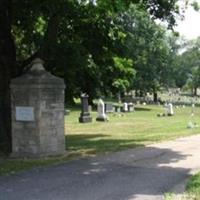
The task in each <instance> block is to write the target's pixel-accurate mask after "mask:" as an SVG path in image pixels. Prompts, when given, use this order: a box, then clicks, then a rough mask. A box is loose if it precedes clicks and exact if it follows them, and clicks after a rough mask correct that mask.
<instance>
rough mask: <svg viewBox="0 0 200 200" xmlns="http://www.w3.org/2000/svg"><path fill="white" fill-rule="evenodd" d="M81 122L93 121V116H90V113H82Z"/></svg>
mask: <svg viewBox="0 0 200 200" xmlns="http://www.w3.org/2000/svg"><path fill="white" fill-rule="evenodd" d="M79 122H80V123H89V122H92V117H91V116H90V114H89V113H84V114H82V113H81V116H80V117H79Z"/></svg>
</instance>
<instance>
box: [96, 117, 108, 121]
mask: <svg viewBox="0 0 200 200" xmlns="http://www.w3.org/2000/svg"><path fill="white" fill-rule="evenodd" d="M96 121H99V122H107V121H108V117H107V116H105V117H97V118H96Z"/></svg>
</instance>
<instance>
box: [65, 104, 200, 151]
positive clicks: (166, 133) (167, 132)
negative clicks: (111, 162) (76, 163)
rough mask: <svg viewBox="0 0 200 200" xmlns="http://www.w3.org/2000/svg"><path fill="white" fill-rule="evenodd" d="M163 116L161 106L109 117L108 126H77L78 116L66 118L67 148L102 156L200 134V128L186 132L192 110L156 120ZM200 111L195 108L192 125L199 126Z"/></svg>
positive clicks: (100, 123)
mask: <svg viewBox="0 0 200 200" xmlns="http://www.w3.org/2000/svg"><path fill="white" fill-rule="evenodd" d="M161 112H163V107H162V106H148V107H147V106H146V107H145V106H143V107H142V109H141V108H140V109H138V111H136V112H133V113H126V114H124V116H122V117H119V116H114V115H113V114H110V115H109V117H110V120H109V122H96V121H95V117H96V113H92V115H93V119H94V120H93V123H88V124H80V123H78V117H79V112H73V114H72V115H70V116H67V117H66V123H65V124H66V148H67V149H68V150H71V151H76V152H80V153H81V152H86V153H87V152H88V153H94V154H96V153H102V152H107V151H118V150H122V149H127V148H132V147H137V146H143V145H146V144H149V143H154V142H158V141H163V140H170V139H174V138H177V137H180V136H188V135H192V134H197V133H199V132H200V128H199V127H198V128H194V129H187V124H188V122H189V120H190V119H189V118H190V117H189V116H190V112H191V108H189V107H188V108H179V109H176V110H175V112H176V114H175V116H172V117H157V116H156V115H157V113H161ZM199 114H200V109H199V108H196V110H195V116H194V117H193V118H194V119H193V120H194V121H195V122H197V123H198V124H200V119H199V118H198V117H197V116H198V115H199Z"/></svg>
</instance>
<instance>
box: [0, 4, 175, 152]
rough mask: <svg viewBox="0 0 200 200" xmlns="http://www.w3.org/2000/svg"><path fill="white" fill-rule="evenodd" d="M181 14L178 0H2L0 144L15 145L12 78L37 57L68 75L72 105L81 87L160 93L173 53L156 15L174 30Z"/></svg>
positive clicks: (101, 91)
mask: <svg viewBox="0 0 200 200" xmlns="http://www.w3.org/2000/svg"><path fill="white" fill-rule="evenodd" d="M178 12H179V9H178V6H177V0H169V1H166V0H142V1H141V0H126V1H124V0H115V1H110V0H96V1H95V0H57V1H55V0H48V1H47V0H43V1H40V0H22V1H17V0H2V1H0V22H1V23H0V44H1V45H0V70H1V71H0V76H1V77H0V81H1V83H0V92H1V93H0V110H1V112H0V141H1V144H0V146H1V147H2V146H4V147H5V146H6V147H9V149H10V144H11V136H10V135H11V134H10V132H11V131H10V94H9V83H10V79H11V78H13V77H16V76H19V75H20V74H22V73H24V72H25V71H26V70H27V68H28V64H29V63H30V62H31V60H32V59H33V58H35V57H41V58H42V59H43V60H45V62H46V64H45V66H46V68H47V70H49V71H51V72H52V73H53V74H56V75H58V76H60V77H63V78H64V80H65V83H66V91H67V92H66V100H67V101H68V102H72V100H73V97H77V96H79V95H80V92H81V91H82V92H87V93H88V94H89V95H90V97H91V98H95V97H97V96H99V95H102V94H104V95H108V94H109V93H110V92H111V93H113V94H115V93H117V92H124V91H126V90H129V89H131V88H139V89H140V90H141V91H144V90H147V89H151V90H154V91H156V90H157V89H158V87H159V86H160V84H161V83H164V79H163V76H162V74H165V73H166V71H167V69H168V68H167V63H166V60H167V56H168V54H169V52H170V50H169V46H168V44H167V43H166V42H165V34H164V33H165V31H164V30H163V28H161V27H160V26H158V25H156V24H155V22H153V20H154V19H160V20H165V21H167V22H168V25H169V27H173V25H174V24H175V17H176V15H177V14H178ZM133 22H134V23H133ZM131 23H132V24H131ZM144 80H145V81H144Z"/></svg>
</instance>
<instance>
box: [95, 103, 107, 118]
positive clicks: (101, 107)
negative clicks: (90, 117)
mask: <svg viewBox="0 0 200 200" xmlns="http://www.w3.org/2000/svg"><path fill="white" fill-rule="evenodd" d="M97 112H98V116H97V118H96V120H97V121H108V117H107V115H106V114H105V104H104V102H103V100H102V99H99V102H98V105H97Z"/></svg>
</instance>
